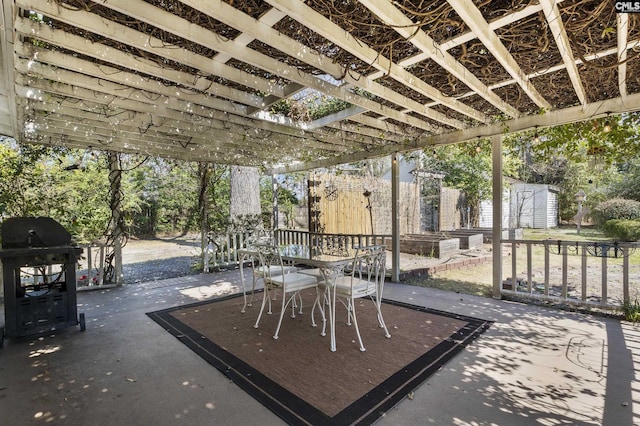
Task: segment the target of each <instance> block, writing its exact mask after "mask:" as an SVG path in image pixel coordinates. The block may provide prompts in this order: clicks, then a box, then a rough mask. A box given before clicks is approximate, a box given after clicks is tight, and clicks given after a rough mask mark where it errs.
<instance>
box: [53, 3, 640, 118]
mask: <svg viewBox="0 0 640 426" xmlns="http://www.w3.org/2000/svg"><path fill="white" fill-rule="evenodd" d="M146 1H147V2H148V3H150V4H152V5H154V6H156V7H158V8H161V9H164V10H166V11H169V12H171V13H173V14H175V15H177V16H180V17H182V18H184V19H185V20H187V21H189V22H192V23H195V24H197V25H200V26H202V27H203V28H206V29H209V30H211V31H213V32H215V33H216V34H218V35H219V37H220V39H221V40H232V39H234V38H235V37H237V36H238V35H239V34H240V33H239V31H238V30H236V29H234V28H231V27H229V26H228V25H226V24H224V23H221V22H219V21H216V20H215V19H213V18H211V17H209V16H207V15H206V14H204V13H201V12H200V11H198V10H196V9H193V8H192V7H190V6H187V5H185V4H183V3H181V2H179V1H177V0H146ZM56 2H57V3H58V4H59V5H60V6H61V7H67V8H72V9H83V10H88V11H91V12H93V13H95V14H97V15H100V16H103V17H105V18H106V19H109V20H112V21H114V22H118V23H120V24H122V25H126V26H128V27H130V28H134V29H136V30H137V31H140V32H143V33H145V34H148V35H149V36H152V37H155V38H157V39H159V40H161V41H162V43H164V44H166V45H171V46H176V47H180V48H183V49H186V50H188V51H191V52H194V53H197V54H199V55H202V56H205V57H213V56H214V55H215V54H216V53H217V52H215V51H212V50H211V49H210V48H208V47H207V46H202V45H199V44H196V43H193V42H191V41H189V40H185V39H182V38H180V37H178V36H176V35H173V34H171V33H168V32H166V31H164V30H162V29H160V28H156V27H153V26H152V25H149V24H148V23H145V22H141V21H137V20H132V19H131V18H130V17H128V16H125V15H123V14H120V13H118V12H116V11H113V10H112V9H110V8H108V7H106V6H103V5H101V4H100V3H99V2H98V3H96V2H92V1H89V0H56ZM227 2H228V3H229V4H231V5H232V6H233V7H235V8H236V9H238V10H240V11H243V12H244V13H247V14H248V15H250V16H252V17H254V18H256V19H258V18H259V17H260V16H261V15H263V14H264V13H265V12H266V11H268V10H269V9H271V6H270V5H269V4H268V3H267V2H264V1H259V0H227ZM474 3H475V5H476V6H477V7H478V9H479V10H480V11H481V13H482V14H483V16H484V17H485V18H486V19H487V21H489V22H491V21H492V20H494V19H497V18H499V17H502V16H503V15H505V14H508V13H513V12H515V11H518V10H520V9H523V8H525V7H526V6H528V5H530V4H535V3H537V2H536V1H533V0H482V1H479V0H475V1H474ZM306 5H307V6H309V7H311V8H312V9H314V10H316V11H317V12H319V13H320V14H322V15H323V16H326V17H328V18H329V19H330V20H331V21H332V22H333V23H335V24H337V25H338V26H340V27H341V28H343V29H344V30H345V31H347V32H349V33H350V34H351V36H353V37H355V38H357V39H359V40H362V41H363V42H364V43H366V44H367V45H368V46H370V47H371V48H372V49H374V50H375V51H377V52H378V53H379V55H380V56H383V57H388V58H390V59H392V60H393V61H394V62H396V63H397V62H398V61H400V60H401V59H403V58H407V57H410V56H412V55H415V54H417V53H418V50H417V48H416V47H415V46H414V45H413V44H412V43H411V41H410V40H406V39H405V38H404V37H403V36H402V35H400V34H399V33H398V32H396V31H394V28H390V27H389V26H388V25H386V24H384V23H383V22H382V21H380V19H379V18H378V17H377V16H375V15H374V14H373V13H372V12H371V11H370V10H369V9H367V8H366V7H364V6H363V5H362V4H361V3H359V2H358V1H356V0H339V1H336V0H309V1H307V2H306ZM396 6H397V7H398V8H400V9H401V10H402V11H404V13H405V14H406V15H407V16H408V17H409V18H411V19H412V20H413V22H414V23H416V24H417V26H418V27H419V28H420V29H421V30H423V31H424V32H425V33H426V34H427V35H428V36H429V37H431V38H433V39H434V40H435V41H436V42H437V43H443V42H445V41H447V40H450V39H451V38H452V37H454V36H456V35H459V34H462V33H464V32H467V31H468V28H467V26H466V25H465V23H464V22H463V21H462V19H461V18H460V17H459V16H458V15H457V14H456V13H455V10H454V9H453V8H452V7H451V5H450V4H449V3H447V2H426V1H424V0H408V1H403V2H397V3H396ZM558 7H559V9H560V10H561V11H562V13H563V14H564V15H566V16H570V17H571V19H567V20H566V22H564V25H565V28H566V31H567V34H568V35H569V37H570V41H571V44H572V47H573V48H574V50H575V52H577V54H578V56H579V57H580V58H581V59H583V63H582V64H581V65H580V73H581V75H582V76H583V81H584V82H585V86H586V87H585V89H587V90H586V92H587V93H588V94H589V96H590V97H591V98H593V99H590V101H593V100H598V99H600V98H602V97H603V96H605V95H606V94H607V93H612V92H614V91H615V90H616V79H615V78H613V77H615V75H614V74H615V72H616V70H615V66H616V65H617V63H618V60H617V58H616V56H615V55H608V56H606V57H603V58H596V59H587V57H588V55H590V54H592V53H594V52H599V51H603V50H605V49H609V48H614V47H615V46H616V13H615V9H614V8H613V7H610V5H609V3H607V2H602V1H600V0H579V1H571V2H569V1H566V2H562V3H559V4H558ZM639 19H640V18H639V17H637V16H636V15H635V14H630V16H629V25H628V37H629V39H630V40H632V39H634V38H636V37H637V36H638V35H640V25H638V22H639ZM594 22H604V23H605V24H602V25H601V26H599V27H595V26H594V25H593V23H594ZM50 25H52V26H54V27H57V28H61V29H64V30H65V31H69V32H72V33H76V34H78V32H79V31H78V30H77V29H76V28H73V27H71V26H67V25H65V24H63V23H61V22H54V21H50ZM274 28H275V29H277V30H278V31H280V32H281V33H283V34H285V35H288V36H290V37H292V38H294V39H295V40H297V41H299V42H301V43H302V44H304V45H306V46H308V47H310V48H311V49H313V50H315V51H317V52H318V53H320V54H323V55H325V56H327V57H329V58H331V59H332V60H333V61H334V62H336V63H338V64H340V65H341V67H342V68H343V70H344V71H343V72H344V74H346V73H357V74H358V75H367V74H369V73H371V72H373V71H374V68H373V67H372V64H369V63H367V62H364V61H362V60H360V59H358V58H356V57H354V56H353V55H352V54H351V53H349V52H346V51H345V50H343V49H341V48H340V47H339V46H337V45H335V44H334V43H332V42H331V41H329V40H327V39H325V38H324V37H322V36H320V35H318V34H316V33H315V32H313V31H311V30H310V29H309V28H306V27H304V26H303V25H302V24H300V23H299V22H297V21H294V20H293V19H291V18H289V17H285V18H283V19H281V20H280V22H278V23H277V24H276V25H275V26H274ZM496 33H497V34H498V36H499V38H500V40H501V41H502V43H503V44H504V45H505V47H506V48H507V49H508V50H509V51H510V52H512V54H513V55H514V58H515V59H516V60H517V62H518V64H519V65H520V67H521V68H522V70H523V71H524V72H525V73H533V72H535V71H539V70H546V69H550V68H551V67H553V66H555V65H557V64H559V63H562V58H561V56H560V52H559V51H558V49H557V46H556V45H555V42H554V37H553V35H552V34H551V32H550V29H549V28H548V26H547V23H546V20H545V19H544V16H543V14H542V12H539V13H538V14H533V15H530V16H528V17H526V18H523V19H521V20H520V21H517V22H515V23H513V24H511V25H508V26H505V27H502V28H499V29H498V30H496ZM80 35H82V36H83V37H85V38H87V39H89V40H90V41H92V42H94V43H103V44H107V45H112V47H114V48H117V49H120V50H126V51H129V52H130V53H131V54H133V55H136V56H141V57H143V58H145V59H147V60H151V61H154V62H155V63H156V64H158V66H160V67H163V68H171V69H176V70H181V71H184V72H189V73H193V74H194V75H200V74H202V73H201V72H200V71H199V70H194V69H191V68H190V67H187V66H185V65H184V64H180V63H176V62H172V61H168V60H167V59H166V58H162V57H161V56H154V55H153V54H150V53H149V52H146V51H145V52H142V51H139V50H138V49H135V48H132V47H130V46H123V45H120V44H117V43H116V42H114V41H112V40H109V39H105V38H103V37H100V36H98V35H96V34H93V33H90V32H87V31H83V32H82V33H81V34H80ZM248 47H250V48H251V49H254V50H256V51H258V52H260V53H263V54H265V55H267V56H269V57H271V58H274V59H277V60H278V61H281V62H284V63H286V64H289V65H293V66H295V67H296V68H298V69H300V70H301V71H303V72H305V73H309V74H312V75H319V74H323V72H322V71H321V70H318V69H316V68H314V67H312V66H310V65H308V64H306V63H304V62H302V61H301V60H299V59H297V58H294V57H291V56H289V55H287V54H286V53H283V52H280V51H278V50H277V49H275V48H273V47H271V46H269V45H267V44H265V43H261V42H259V41H256V40H254V41H253V42H251V43H250V44H249V45H248ZM638 50H640V49H638ZM449 53H451V55H452V56H453V57H454V58H455V59H457V60H458V61H459V62H460V63H461V64H462V65H464V66H465V67H466V68H467V69H469V70H470V71H471V72H472V73H473V74H474V75H475V76H477V77H478V78H479V79H480V80H481V81H482V82H483V83H484V84H486V85H491V84H494V83H498V82H500V81H505V80H508V79H509V75H508V74H507V73H506V71H505V70H504V69H503V68H502V66H501V65H500V64H499V63H498V61H496V60H495V58H494V57H493V56H492V54H491V52H489V51H488V49H487V48H486V47H485V46H484V45H483V44H482V43H481V42H480V41H478V40H477V39H474V40H472V41H469V42H467V43H463V44H461V45H459V46H456V47H454V48H452V49H450V51H449ZM635 54H637V53H636V52H635V49H634V50H633V51H632V52H630V55H635ZM227 64H228V65H230V66H233V67H235V68H238V69H240V70H242V71H245V72H248V73H251V74H255V75H259V76H261V77H263V78H267V79H271V80H273V81H274V82H276V83H277V84H278V85H285V84H287V83H288V81H287V80H286V79H283V78H282V77H280V76H277V75H273V74H272V73H270V72H268V71H265V70H261V69H259V68H256V67H254V66H252V65H249V64H247V63H244V62H242V61H238V60H231V61H229V62H227ZM409 71H410V72H411V73H412V74H414V75H415V76H417V77H418V78H420V79H422V80H424V81H425V82H427V83H428V84H430V85H432V86H433V87H436V88H438V89H439V90H441V91H442V92H443V94H444V95H446V96H453V97H455V96H461V95H463V94H465V93H468V92H469V91H470V90H469V88H468V87H467V86H466V85H465V84H464V83H462V82H461V81H459V80H458V79H456V78H455V77H454V76H452V75H451V74H450V73H449V72H447V71H446V70H445V69H443V68H441V67H440V66H439V65H437V64H435V63H434V62H433V61H432V60H430V59H427V60H424V61H422V62H420V63H417V64H414V65H412V66H411V67H410V68H409ZM560 74H561V73H548V74H542V75H540V76H539V77H536V78H534V79H533V80H532V81H533V82H534V84H535V85H536V87H537V88H538V90H539V91H540V92H541V94H542V95H543V96H544V97H545V98H547V99H548V100H550V102H551V103H552V104H554V105H563V104H571V103H575V100H576V98H575V93H573V91H572V90H571V85H570V84H569V85H567V84H564V83H566V76H565V74H564V73H562V75H560ZM629 75H630V76H632V75H634V74H632V73H631V72H630V73H629ZM635 75H637V73H636V74H635ZM206 77H211V76H206ZM341 77H342V76H333V78H336V79H340V78H341ZM629 78H634V79H635V78H637V77H629ZM213 80H214V81H220V79H217V80H216V79H215V78H213ZM378 81H379V82H380V83H382V84H383V85H384V86H386V87H388V88H390V89H391V90H393V91H396V92H398V93H400V94H402V95H404V96H406V97H408V98H409V99H412V100H416V101H418V102H421V103H425V102H426V101H428V99H426V98H425V97H424V95H422V94H419V93H418V92H416V91H414V90H413V89H412V88H411V87H409V86H406V85H404V84H401V83H399V82H397V81H395V80H393V79H391V78H386V77H382V78H380V79H379V80H378ZM536 81H537V82H538V83H539V84H536ZM220 82H221V83H224V84H228V85H230V86H231V87H238V88H240V89H241V90H245V91H249V92H251V91H254V92H255V90H253V89H251V88H246V87H241V86H240V85H237V83H230V82H227V81H220ZM629 84H630V86H632V87H634V88H635V87H636V86H640V82H637V81H635V80H634V81H631V82H629ZM563 88H565V89H563ZM496 92H499V93H500V96H501V97H503V98H504V99H507V101H508V102H509V103H510V104H511V105H513V106H514V107H515V108H516V109H517V110H519V111H521V112H523V113H532V112H536V109H537V108H538V107H537V106H536V105H535V104H534V103H533V102H532V101H531V99H530V98H529V97H528V96H526V95H525V94H524V93H523V92H522V89H521V88H520V87H519V86H518V85H515V84H510V85H507V86H504V87H501V88H499V89H496ZM465 103H466V104H468V105H469V106H471V107H472V108H474V109H477V110H479V111H481V112H483V113H485V114H488V115H489V116H493V117H495V116H497V115H499V114H500V112H499V111H497V110H496V108H495V107H494V106H493V105H490V104H489V103H488V102H487V101H486V100H485V99H483V98H481V97H479V96H468V97H467V98H466V99H465ZM344 106H345V107H346V106H348V104H347V103H345V105H344ZM434 108H435V109H436V110H438V111H440V112H445V113H447V114H448V115H449V116H452V117H455V118H457V119H464V118H463V117H461V116H460V114H458V113H457V112H453V111H451V110H450V109H448V108H446V107H444V106H442V105H437V106H435V107H434ZM276 109H277V108H276Z"/></svg>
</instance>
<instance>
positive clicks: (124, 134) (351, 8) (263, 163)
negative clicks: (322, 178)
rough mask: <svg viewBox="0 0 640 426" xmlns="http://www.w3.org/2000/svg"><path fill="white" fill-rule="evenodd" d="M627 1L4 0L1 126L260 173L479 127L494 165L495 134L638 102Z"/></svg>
mask: <svg viewBox="0 0 640 426" xmlns="http://www.w3.org/2000/svg"><path fill="white" fill-rule="evenodd" d="M623 4H624V2H613V1H603V0H575V1H573V0H539V1H529V0H473V1H470V0H448V1H446V2H444V1H426V2H425V1H396V2H390V1H388V0H307V1H300V0H264V1H260V0H239V1H238V0H228V1H220V0H182V1H178V0H146V1H145V0H106V1H105V0H95V1H91V0H46V1H45V0H38V1H34V0H2V6H3V7H2V14H3V16H2V25H3V27H2V30H3V31H2V32H1V44H0V48H1V49H2V55H0V58H1V60H2V65H3V66H2V67H1V72H2V78H1V79H0V92H1V95H2V96H1V97H0V134H4V135H6V136H10V137H14V138H15V139H16V140H18V141H20V142H27V143H39V144H47V145H54V146H68V147H73V148H81V149H92V148H95V149H99V150H109V151H114V152H130V153H142V154H147V155H154V156H163V157H170V158H175V159H182V160H188V161H205V162H214V163H221V164H235V165H244V166H259V167H262V168H264V169H265V170H267V171H270V172H272V173H275V172H286V171H296V170H307V169H311V168H317V167H327V166H332V165H337V164H342V163H348V162H353V161H357V160H362V159H367V158H373V157H380V156H385V155H389V154H396V153H400V152H406V151H412V150H416V149H421V148H426V147H430V146H435V145H441V144H449V143H458V142H463V141H469V140H474V139H476V138H479V137H483V138H485V137H490V138H492V141H493V145H492V146H493V153H494V176H499V173H500V152H501V151H500V136H501V135H504V134H506V133H512V132H519V131H523V130H528V129H534V128H537V127H547V126H555V125H559V124H563V123H569V122H576V121H584V120H589V119H593V118H599V117H604V116H607V115H609V114H620V113H625V112H631V111H637V110H640V73H638V71H639V70H640V59H639V58H638V52H639V51H640V46H639V45H638V43H639V41H640V25H639V20H638V17H639V16H640V15H637V14H633V13H619V10H617V7H620V6H621V5H623ZM312 96H321V99H322V102H324V103H327V104H331V105H338V107H336V108H334V109H332V110H329V111H328V113H327V115H323V116H319V117H309V116H308V114H307V111H306V110H305V109H304V105H305V103H304V102H303V101H304V99H309V97H312ZM301 105H302V106H303V107H302V108H300V106H301ZM306 105H307V106H308V103H307V104H306ZM282 112H284V113H285V114H281V113H282ZM497 185H499V183H498V184H497ZM494 189H499V186H497V187H494ZM495 193H498V194H499V193H500V192H499V191H495V190H494V194H495ZM494 197H495V195H494ZM497 210H499V209H497ZM498 214H499V213H498ZM494 223H496V222H495V221H494ZM498 223H500V222H498Z"/></svg>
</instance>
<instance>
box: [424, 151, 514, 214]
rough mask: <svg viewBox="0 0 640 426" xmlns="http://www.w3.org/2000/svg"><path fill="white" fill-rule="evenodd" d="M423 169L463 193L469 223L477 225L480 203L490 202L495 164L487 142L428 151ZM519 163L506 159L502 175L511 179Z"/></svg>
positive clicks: (510, 158) (510, 157)
mask: <svg viewBox="0 0 640 426" xmlns="http://www.w3.org/2000/svg"><path fill="white" fill-rule="evenodd" d="M425 154H426V155H425V156H424V157H423V166H422V167H423V168H424V169H427V170H431V171H434V172H435V171H438V172H442V173H444V179H443V184H444V185H445V186H448V187H451V188H457V189H459V190H460V191H462V192H463V193H464V195H465V198H466V203H467V205H468V207H469V213H470V216H471V217H470V222H471V224H477V223H478V219H479V213H480V202H481V201H483V200H490V199H491V194H492V180H493V177H492V160H491V148H490V143H489V141H488V140H482V139H480V140H478V141H476V143H465V144H454V145H445V146H441V147H437V148H435V149H433V150H431V151H426V152H425ZM518 162H519V161H518V160H517V159H514V158H513V157H512V156H509V155H506V156H505V157H504V158H503V171H504V172H505V174H507V175H509V174H511V173H512V172H513V170H514V169H515V167H516V165H517V164H518Z"/></svg>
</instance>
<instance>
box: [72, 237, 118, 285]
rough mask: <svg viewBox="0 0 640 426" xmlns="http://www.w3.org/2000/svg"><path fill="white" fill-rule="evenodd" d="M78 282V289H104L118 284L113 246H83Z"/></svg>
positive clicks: (77, 276)
mask: <svg viewBox="0 0 640 426" xmlns="http://www.w3.org/2000/svg"><path fill="white" fill-rule="evenodd" d="M79 247H80V248H82V255H81V257H80V259H78V270H77V271H76V280H77V283H78V289H83V288H95V287H104V286H106V285H115V284H116V276H115V271H116V264H115V262H116V259H115V256H114V255H113V252H114V251H113V246H107V245H101V244H91V245H89V244H81V245H80V246H79Z"/></svg>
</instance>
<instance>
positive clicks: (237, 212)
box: [229, 166, 263, 230]
mask: <svg viewBox="0 0 640 426" xmlns="http://www.w3.org/2000/svg"><path fill="white" fill-rule="evenodd" d="M261 211H262V210H261V208H260V174H259V173H258V169H257V168H255V167H241V166H232V167H231V194H230V207H229V214H230V216H231V227H232V228H234V229H236V230H247V229H256V228H263V225H262V217H261Z"/></svg>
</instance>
